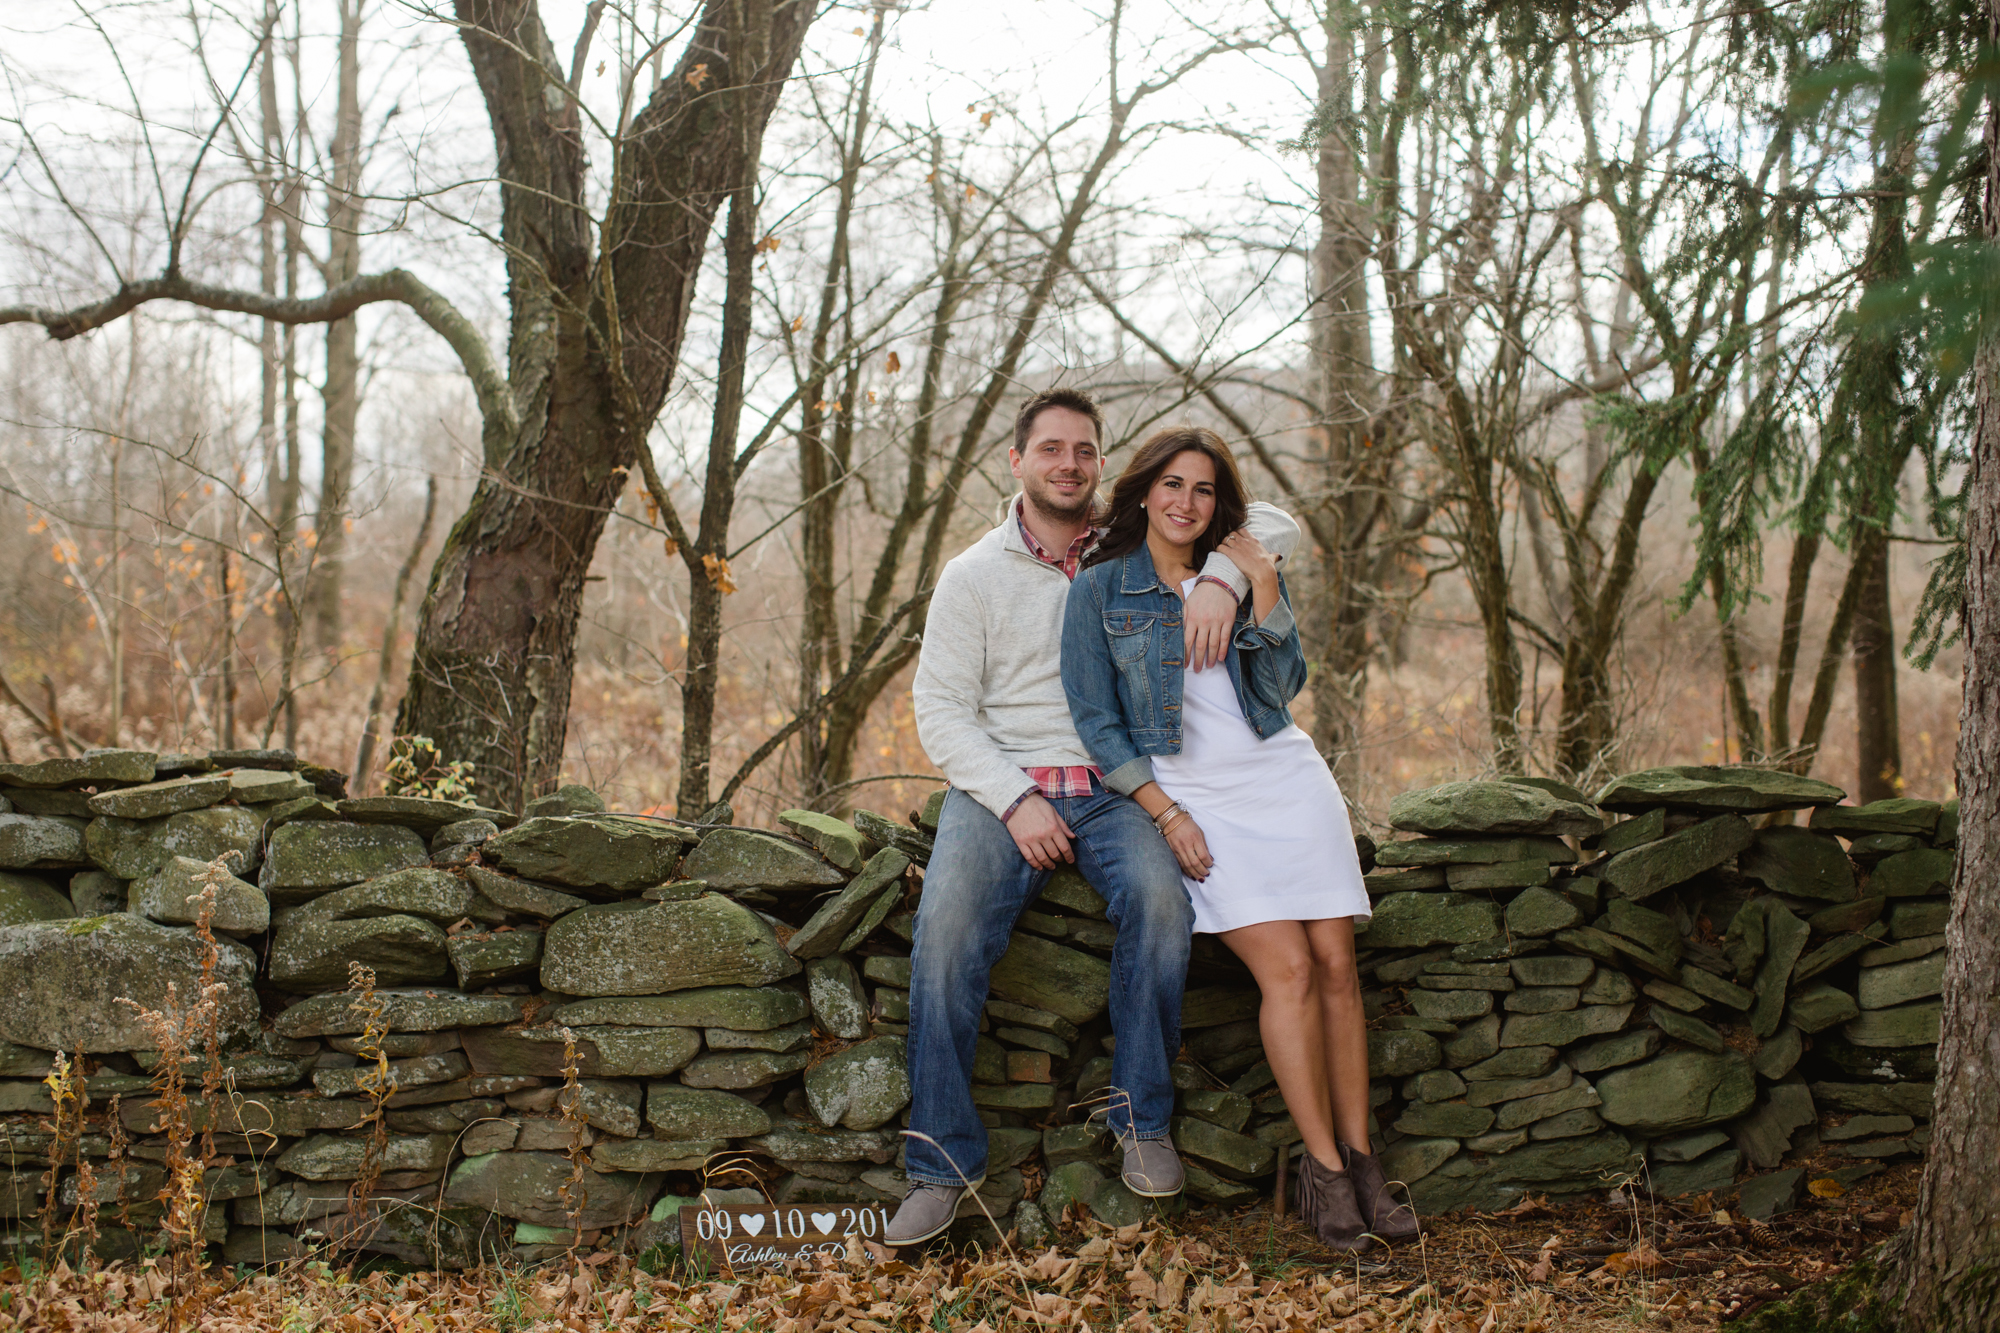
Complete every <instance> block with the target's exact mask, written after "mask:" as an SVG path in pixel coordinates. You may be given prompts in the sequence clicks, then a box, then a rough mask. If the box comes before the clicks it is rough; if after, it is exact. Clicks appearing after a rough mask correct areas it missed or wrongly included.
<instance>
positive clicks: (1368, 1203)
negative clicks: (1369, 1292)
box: [1340, 1143, 1423, 1245]
mask: <svg viewBox="0 0 2000 1333" xmlns="http://www.w3.org/2000/svg"><path fill="white" fill-rule="evenodd" d="M1340 1160H1341V1163H1342V1164H1343V1165H1344V1166H1346V1168H1347V1174H1348V1178H1349V1179H1351V1180H1352V1181H1353V1182H1354V1197H1355V1200H1356V1202H1358V1203H1359V1204H1360V1205H1361V1215H1362V1216H1363V1217H1365V1218H1367V1219H1368V1230H1369V1231H1370V1232H1372V1233H1373V1234H1374V1235H1375V1236H1376V1237H1377V1238H1378V1239H1380V1240H1381V1241H1383V1242H1384V1243H1385V1244H1388V1245H1403V1244H1406V1243H1408V1242H1410V1241H1413V1240H1415V1239H1416V1238H1417V1237H1418V1236H1419V1235H1421V1234H1423V1229H1422V1227H1420V1226H1419V1225H1418V1223H1417V1210H1416V1209H1415V1208H1413V1207H1412V1206H1411V1205H1410V1204H1409V1203H1408V1202H1407V1200H1408V1198H1409V1190H1408V1189H1407V1188H1406V1187H1402V1186H1401V1183H1400V1182H1398V1186H1397V1187H1398V1188H1402V1195H1403V1199H1404V1200H1405V1202H1398V1201H1397V1198H1396V1195H1395V1194H1394V1193H1393V1192H1392V1190H1391V1186H1390V1184H1389V1178H1388V1175H1387V1174H1386V1173H1385V1172H1384V1171H1383V1170H1382V1163H1381V1161H1380V1160H1378V1159H1377V1158H1375V1157H1373V1156H1371V1155H1370V1154H1368V1153H1365V1152H1360V1151H1358V1150H1356V1149H1354V1148H1351V1147H1349V1146H1348V1145H1347V1144H1345V1143H1343V1144H1341V1145H1340Z"/></svg>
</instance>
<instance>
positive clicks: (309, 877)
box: [257, 820, 430, 904]
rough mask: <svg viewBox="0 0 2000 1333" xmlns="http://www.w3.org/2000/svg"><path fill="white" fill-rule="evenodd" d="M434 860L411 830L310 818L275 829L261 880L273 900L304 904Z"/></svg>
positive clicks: (262, 886)
mask: <svg viewBox="0 0 2000 1333" xmlns="http://www.w3.org/2000/svg"><path fill="white" fill-rule="evenodd" d="M429 860H430V853H429V851H427V850H426V849H425V847H424V840H423V839H422V838H420V837H418V836H417V834H416V833H415V831H413V830H411V829H406V828H399V827H396V826H394V825H381V824H335V823H331V822H328V821H323V820H311V821H306V822H301V823H297V824H287V825H285V826H284V827H283V828H281V829H278V830H277V831H276V832H274V833H273V834H271V842H270V848H269V851H268V853H267V854H266V856H265V859H264V869H263V871H262V872H261V873H260V874H259V875H258V877H257V885H258V887H259V888H261V889H263V890H264V892H265V893H266V894H267V895H269V897H270V899H271V901H272V902H274V903H278V904H287V903H302V902H307V901H310V900H311V899H313V898H316V897H318V896H319V895H320V894H322V893H325V892H326V891H328V890H329V889H342V888H346V887H347V886H348V885H350V884H359V883H361V882H362V881H363V880H369V879H374V878H375V877H376V876H378V875H388V874H392V873H394V872H395V871H398V870H408V869H411V868H413V867H417V866H423V865H425V864H426V863H427V862H428V861H429Z"/></svg>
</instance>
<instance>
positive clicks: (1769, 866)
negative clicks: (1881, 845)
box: [1736, 824, 1951, 903]
mask: <svg viewBox="0 0 2000 1333" xmlns="http://www.w3.org/2000/svg"><path fill="white" fill-rule="evenodd" d="M1945 859H1946V861H1947V862H1949V861H1950V859H1951V858H1950V855H1949V854H1948V853H1947V854H1946V857H1945ZM1736 867H1737V869H1738V870H1740V871H1742V872H1743V874H1745V875H1746V876H1748V877H1749V878H1751V879H1758V880H1762V881H1763V882H1764V887H1765V888H1767V889H1769V890H1771V892H1773V893H1786V894H1790V895H1792V896H1793V897H1797V898H1818V899H1820V900H1822V901H1824V902H1830V903H1844V902H1851V901H1853V899H1854V898H1855V897H1856V896H1857V895H1858V894H1859V892H1860V891H1859V890H1858V889H1857V888H1856V887H1855V883H1854V863H1853V862H1852V861H1849V860H1848V859H1847V852H1846V850H1845V849H1844V848H1843V847H1841V845H1840V840H1839V839H1838V838H1836V837H1834V836H1833V835H1832V834H1831V833H1816V832H1814V831H1813V830H1811V829H1802V828H1799V827H1797V826H1796V825H1789V824H1784V825H1778V826H1777V827H1774V828H1767V829H1760V830H1759V831H1758V832H1757V833H1756V835H1755V836H1754V837H1753V838H1752V840H1751V843H1750V847H1749V850H1747V851H1745V852H1744V853H1743V854H1742V855H1741V856H1739V857H1738V858H1737V861H1736ZM1870 891H1871V892H1875V893H1879V892H1881V890H1879V889H1871V890H1870Z"/></svg>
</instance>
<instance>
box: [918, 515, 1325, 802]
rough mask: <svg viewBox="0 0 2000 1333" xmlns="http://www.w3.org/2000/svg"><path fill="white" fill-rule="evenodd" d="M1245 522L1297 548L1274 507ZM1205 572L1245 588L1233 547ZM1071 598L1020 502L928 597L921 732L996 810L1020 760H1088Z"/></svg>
mask: <svg viewBox="0 0 2000 1333" xmlns="http://www.w3.org/2000/svg"><path fill="white" fill-rule="evenodd" d="M1247 526H1248V527H1249V530H1250V534H1251V535H1252V536H1254V537H1255V538H1257V540H1258V541H1260V542H1262V543H1263V544H1264V545H1265V546H1266V547H1267V548H1268V549H1269V550H1270V551H1271V552H1272V554H1274V555H1276V556H1277V557H1278V558H1279V559H1280V561H1283V560H1284V559H1285V558H1287V557H1289V556H1290V555H1291V554H1292V552H1293V551H1295V550H1297V549H1298V544H1299V525H1298V524H1297V523H1295V522H1293V521H1292V517H1291V515H1289V514H1287V513H1285V511H1284V510H1282V509H1279V508H1278V507H1276V506H1275V505H1268V504H1252V505H1251V506H1250V519H1249V523H1248V525H1247ZM1202 573H1204V574H1212V575H1214V576H1215V577H1217V578H1220V579H1222V580H1223V581H1224V582H1226V583H1228V584H1229V586H1230V588H1231V589H1232V590H1234V591H1235V593H1236V596H1237V598H1238V599H1239V600H1240V599H1241V598H1243V597H1244V596H1246V595H1247V594H1248V593H1249V590H1250V581H1249V580H1248V579H1247V578H1245V577H1244V576H1243V574H1242V572H1241V571H1240V570H1238V569H1237V568H1236V565H1235V564H1234V562H1232V561H1231V560H1230V559H1229V558H1228V557H1227V556H1224V555H1221V554H1216V555H1211V556H1209V558H1208V563H1207V564H1205V565H1204V566H1203V567H1202ZM1068 595H1069V580H1068V579H1067V578H1065V577H1064V576H1063V572H1062V571H1061V570H1060V569H1057V568H1056V567H1055V566H1053V565H1049V564H1045V563H1043V562H1042V561H1040V560H1037V559H1036V558H1035V557H1034V555H1033V554H1032V553H1031V552H1030V551H1029V550H1028V546H1027V543H1026V542H1024V541H1022V540H1021V526H1020V521H1019V519H1017V518H1016V517H1015V512H1014V502H1013V501H1009V502H1008V505H1007V508H1006V511H1005V517H1003V518H1002V519H1001V521H1000V525H999V526H998V527H996V528H994V529H993V530H992V531H991V532H989V533H987V534H986V535H985V536H984V537H981V538H980V539H979V540H978V541H976V542H974V543H973V544H972V545H971V546H970V547H968V548H966V550H964V551H963V552H961V553H960V554H959V555H958V556H957V557H955V558H954V559H953V560H952V561H951V562H950V563H949V564H947V565H946V566H945V567H944V573H943V574H941V575H940V576H939V577H938V584H937V590H936V591H935V592H933V593H932V594H931V605H930V614H929V616H928V618H927V620H926V623H925V626H924V646H923V651H922V653H921V654H920V655H919V656H918V658H917V676H916V680H915V682H914V683H913V684H912V685H911V689H910V692H911V694H912V695H913V696H914V697H915V700H916V714H917V739H918V740H920V741H921V742H922V743H923V747H924V753H925V754H927V755H929V756H930V759H931V762H932V763H934V764H936V765H937V766H938V768H939V769H941V770H942V771H943V772H944V775H945V778H946V779H947V780H948V781H950V783H951V785H952V786H954V787H957V788H958V789H959V790H961V791H963V792H965V793H967V794H968V795H970V796H971V797H972V798H973V799H974V800H976V801H978V802H979V803H980V804H981V805H983V806H985V807H986V808H987V809H988V810H991V811H992V812H993V813H994V814H996V815H1005V813H1006V811H1007V808H1008V807H1009V806H1011V805H1013V804H1014V803H1015V802H1016V801H1017V800H1019V799H1020V797H1021V795H1022V794H1023V793H1024V792H1026V791H1028V790H1029V789H1030V788H1031V787H1032V786H1033V785H1034V784H1033V783H1031V782H1029V781H1028V780H1027V778H1026V776H1025V775H1024V774H1023V773H1022V772H1021V770H1022V769H1024V768H1062V767H1070V766H1077V765H1088V764H1090V763H1092V760H1091V757H1090V752H1089V751H1088V750H1086V749H1084V748H1083V742H1082V741H1080V740H1078V739H1077V736H1076V727H1075V725H1074V724H1072V723H1071V721H1070V717H1069V701H1068V699H1067V698H1065V697H1064V695H1063V687H1062V654H1061V643H1062V623H1063V600H1064V599H1065V598H1066V597H1067V596H1068Z"/></svg>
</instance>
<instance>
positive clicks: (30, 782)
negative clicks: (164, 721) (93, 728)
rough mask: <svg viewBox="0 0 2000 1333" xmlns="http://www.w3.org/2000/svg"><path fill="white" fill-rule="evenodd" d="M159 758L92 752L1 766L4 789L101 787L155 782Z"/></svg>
mask: <svg viewBox="0 0 2000 1333" xmlns="http://www.w3.org/2000/svg"><path fill="white" fill-rule="evenodd" d="M158 759H159V756H158V755H156V754H154V753H153V752H152V751H150V750H91V751H88V752H87V753H84V754H81V755H75V756H72V757H69V758H63V759H44V760H42V761H41V762H40V763H34V764H0V788H4V787H46V788H63V787H101V786H105V785H107V784H121V785H122V784H130V783H139V782H151V781H152V780H153V768H154V765H155V763H156V762H157V761H158Z"/></svg>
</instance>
